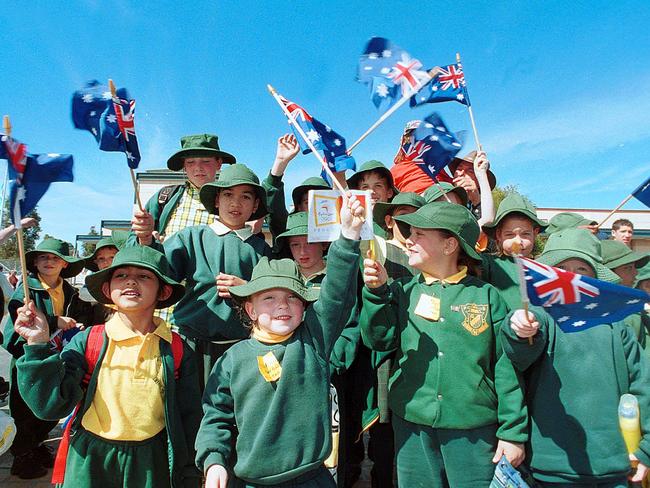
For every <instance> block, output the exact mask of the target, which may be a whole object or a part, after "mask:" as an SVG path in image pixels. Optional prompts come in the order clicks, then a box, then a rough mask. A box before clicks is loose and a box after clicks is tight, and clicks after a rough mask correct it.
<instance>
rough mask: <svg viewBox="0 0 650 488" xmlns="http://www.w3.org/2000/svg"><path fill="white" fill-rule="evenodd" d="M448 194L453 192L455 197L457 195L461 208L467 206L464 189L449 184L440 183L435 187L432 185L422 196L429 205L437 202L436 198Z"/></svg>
mask: <svg viewBox="0 0 650 488" xmlns="http://www.w3.org/2000/svg"><path fill="white" fill-rule="evenodd" d="M450 192H453V193H455V194H456V195H458V198H460V201H461V203H462V204H463V207H465V206H467V201H468V198H467V192H466V191H465V188H463V187H462V186H454V185H452V184H451V183H448V182H446V181H441V182H440V183H438V184H437V185H436V184H434V185H433V186H430V187H429V188H427V189H426V190H425V191H424V193H423V194H422V196H423V197H424V199H425V200H426V201H427V203H431V202H435V201H437V200H438V198H440V197H441V196H443V195H446V194H447V193H450Z"/></svg>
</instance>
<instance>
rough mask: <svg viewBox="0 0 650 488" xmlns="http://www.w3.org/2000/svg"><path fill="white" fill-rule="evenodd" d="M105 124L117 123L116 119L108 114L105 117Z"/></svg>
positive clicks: (113, 115)
mask: <svg viewBox="0 0 650 488" xmlns="http://www.w3.org/2000/svg"><path fill="white" fill-rule="evenodd" d="M106 122H108V123H109V124H114V123H115V122H117V117H115V114H108V115H107V116H106Z"/></svg>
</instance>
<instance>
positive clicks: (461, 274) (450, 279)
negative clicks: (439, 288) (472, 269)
mask: <svg viewBox="0 0 650 488" xmlns="http://www.w3.org/2000/svg"><path fill="white" fill-rule="evenodd" d="M422 276H423V277H424V282H425V283H426V284H427V285H430V284H432V283H435V282H436V281H439V282H441V283H442V284H443V285H444V284H450V285H455V284H456V283H459V282H460V281H461V280H462V279H463V278H465V276H467V266H461V267H460V271H458V273H456V274H453V275H451V276H447V277H446V278H444V279H442V280H441V279H439V278H436V277H435V276H431V275H430V274H429V273H425V272H424V271H422Z"/></svg>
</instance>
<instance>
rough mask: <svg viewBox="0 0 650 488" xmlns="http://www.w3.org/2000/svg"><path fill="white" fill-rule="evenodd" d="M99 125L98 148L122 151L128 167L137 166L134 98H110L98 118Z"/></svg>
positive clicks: (138, 155)
mask: <svg viewBox="0 0 650 488" xmlns="http://www.w3.org/2000/svg"><path fill="white" fill-rule="evenodd" d="M99 127H100V132H101V136H100V140H99V149H101V150H102V151H116V152H123V153H124V154H125V155H126V161H127V163H128V165H129V168H133V169H135V168H137V167H138V164H140V159H141V158H140V148H139V147H138V138H137V137H136V135H135V100H128V99H123V98H114V99H112V100H111V103H109V104H108V107H106V110H104V113H103V114H102V116H101V118H100V122H99Z"/></svg>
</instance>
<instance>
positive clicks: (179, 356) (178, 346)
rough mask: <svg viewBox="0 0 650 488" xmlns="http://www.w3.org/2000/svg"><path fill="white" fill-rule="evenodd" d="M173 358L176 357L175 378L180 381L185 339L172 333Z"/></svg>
mask: <svg viewBox="0 0 650 488" xmlns="http://www.w3.org/2000/svg"><path fill="white" fill-rule="evenodd" d="M172 356H173V357H174V378H176V379H178V377H179V375H180V373H179V371H180V369H181V362H182V361H183V339H181V336H180V335H178V334H177V333H176V332H173V331H172Z"/></svg>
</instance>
